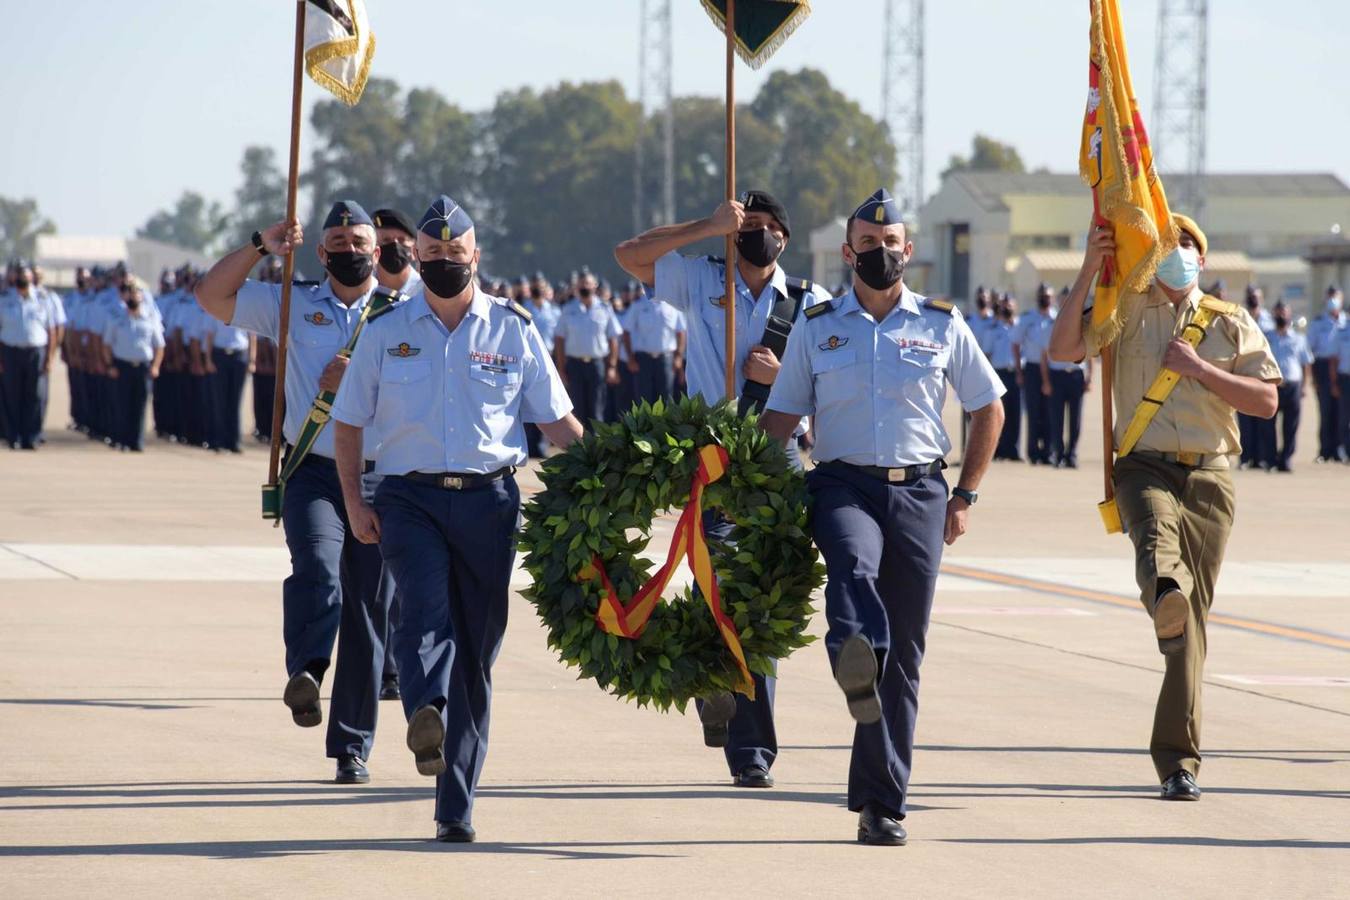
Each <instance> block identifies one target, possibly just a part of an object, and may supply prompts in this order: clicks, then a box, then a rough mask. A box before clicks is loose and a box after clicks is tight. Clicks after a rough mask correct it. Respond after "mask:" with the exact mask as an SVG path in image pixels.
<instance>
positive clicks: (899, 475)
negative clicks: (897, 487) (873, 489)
mask: <svg viewBox="0 0 1350 900" xmlns="http://www.w3.org/2000/svg"><path fill="white" fill-rule="evenodd" d="M908 474H909V470H908V469H905V468H900V469H887V470H886V480H887V481H889V482H890V483H891V484H895V483H896V482H898V481H905V480H906V478H905V476H906V475H908Z"/></svg>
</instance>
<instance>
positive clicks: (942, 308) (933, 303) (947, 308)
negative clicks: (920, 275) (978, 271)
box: [923, 297, 956, 316]
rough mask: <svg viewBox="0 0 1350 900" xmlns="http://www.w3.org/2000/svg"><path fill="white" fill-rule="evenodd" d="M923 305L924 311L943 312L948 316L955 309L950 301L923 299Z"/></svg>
mask: <svg viewBox="0 0 1350 900" xmlns="http://www.w3.org/2000/svg"><path fill="white" fill-rule="evenodd" d="M923 305H924V307H925V308H926V309H936V310H937V311H938V312H944V313H946V314H947V315H949V316H950V315H951V314H952V312H953V311H954V310H955V309H956V307H955V306H953V305H952V302H951V301H950V300H938V299H936V298H934V297H925V298H924V300H923Z"/></svg>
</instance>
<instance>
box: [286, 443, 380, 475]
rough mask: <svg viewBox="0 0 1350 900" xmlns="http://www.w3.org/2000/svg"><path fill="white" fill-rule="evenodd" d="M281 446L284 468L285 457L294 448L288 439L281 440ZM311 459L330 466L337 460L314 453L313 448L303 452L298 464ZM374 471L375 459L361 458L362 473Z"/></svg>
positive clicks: (367, 473) (335, 463)
mask: <svg viewBox="0 0 1350 900" xmlns="http://www.w3.org/2000/svg"><path fill="white" fill-rule="evenodd" d="M281 448H282V452H281V467H282V468H283V469H284V468H286V459H287V457H289V456H290V455H291V451H292V450H294V449H295V448H294V447H292V446H291V442H290V441H283V442H282V445H281ZM311 460H316V461H319V462H322V463H326V464H327V465H330V466H336V465H337V460H335V459H333V458H332V457H331V456H324V455H323V454H322V453H315V452H314V451H313V450H311V451H310V452H308V453H306V454H305V458H304V459H302V460H300V465H302V466H303V465H304V464H305V463H307V462H310V461H311ZM374 471H375V460H373V459H367V460H362V462H361V474H362V475H369V474H370V473H371V472H374Z"/></svg>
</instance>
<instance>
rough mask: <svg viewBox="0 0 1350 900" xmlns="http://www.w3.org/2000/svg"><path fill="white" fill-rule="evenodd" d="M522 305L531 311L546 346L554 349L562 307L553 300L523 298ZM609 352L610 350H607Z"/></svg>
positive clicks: (535, 325)
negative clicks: (554, 338) (554, 339)
mask: <svg viewBox="0 0 1350 900" xmlns="http://www.w3.org/2000/svg"><path fill="white" fill-rule="evenodd" d="M520 305H521V306H523V307H525V308H526V309H528V310H529V311H530V316H531V317H532V319H533V321H534V327H535V328H536V329H537V330H538V331H539V336H540V337H541V338H543V339H544V346H545V347H548V348H549V349H550V350H551V349H553V336H554V335H555V334H557V332H558V320H559V319H560V318H562V308H561V307H560V306H558V304H556V303H554V302H552V301H551V300H538V301H536V300H529V299H527V300H522V301H521V302H520ZM606 352H608V351H606Z"/></svg>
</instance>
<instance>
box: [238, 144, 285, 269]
mask: <svg viewBox="0 0 1350 900" xmlns="http://www.w3.org/2000/svg"><path fill="white" fill-rule="evenodd" d="M239 174H240V176H241V178H242V179H243V180H242V182H241V183H240V185H239V187H238V189H237V190H236V191H235V192H234V212H233V214H232V215H231V220H232V222H233V227H234V230H233V234H232V235H231V237H230V244H231V246H241V245H243V244H246V243H248V241H249V238H250V237H251V236H252V234H253V231H254V229H261V228H265V227H266V226H268V225H270V224H272V223H273V222H279V221H280V220H281V219H282V218H283V217H284V216H285V215H286V173H285V172H283V171H282V170H281V166H280V164H279V163H278V162H277V152H276V151H275V150H274V149H272V148H271V147H258V146H253V147H245V148H244V157H243V159H242V160H241V161H240V163H239Z"/></svg>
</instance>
